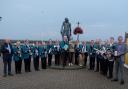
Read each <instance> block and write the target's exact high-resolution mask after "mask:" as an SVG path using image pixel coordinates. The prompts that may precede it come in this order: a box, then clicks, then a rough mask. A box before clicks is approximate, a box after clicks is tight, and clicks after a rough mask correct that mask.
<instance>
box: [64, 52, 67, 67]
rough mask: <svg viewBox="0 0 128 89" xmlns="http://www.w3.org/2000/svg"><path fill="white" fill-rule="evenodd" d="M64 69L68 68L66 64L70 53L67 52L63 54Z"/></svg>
mask: <svg viewBox="0 0 128 89" xmlns="http://www.w3.org/2000/svg"><path fill="white" fill-rule="evenodd" d="M63 56H64V57H63V67H65V66H66V62H67V60H68V52H67V51H65V52H63Z"/></svg>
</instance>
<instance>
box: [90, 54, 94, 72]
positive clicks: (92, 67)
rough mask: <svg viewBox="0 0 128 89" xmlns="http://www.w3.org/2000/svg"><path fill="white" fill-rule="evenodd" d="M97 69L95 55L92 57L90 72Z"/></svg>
mask: <svg viewBox="0 0 128 89" xmlns="http://www.w3.org/2000/svg"><path fill="white" fill-rule="evenodd" d="M94 67H95V55H90V70H94Z"/></svg>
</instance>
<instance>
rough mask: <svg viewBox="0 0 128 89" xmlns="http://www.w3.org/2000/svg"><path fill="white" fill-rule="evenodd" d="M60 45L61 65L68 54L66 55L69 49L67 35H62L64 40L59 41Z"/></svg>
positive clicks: (64, 63)
mask: <svg viewBox="0 0 128 89" xmlns="http://www.w3.org/2000/svg"><path fill="white" fill-rule="evenodd" d="M60 46H61V51H62V55H63V58H62V59H63V67H65V66H66V62H67V60H68V58H69V55H68V49H69V42H68V38H67V36H64V40H63V41H62V42H61V44H60Z"/></svg>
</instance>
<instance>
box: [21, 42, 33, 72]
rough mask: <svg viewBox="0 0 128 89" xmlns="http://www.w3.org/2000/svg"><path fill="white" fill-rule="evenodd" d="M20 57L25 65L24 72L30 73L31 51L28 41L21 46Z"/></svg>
mask: <svg viewBox="0 0 128 89" xmlns="http://www.w3.org/2000/svg"><path fill="white" fill-rule="evenodd" d="M22 55H23V59H24V64H25V72H31V68H30V67H31V56H32V49H31V47H30V45H29V41H28V40H25V42H24V45H23V46H22Z"/></svg>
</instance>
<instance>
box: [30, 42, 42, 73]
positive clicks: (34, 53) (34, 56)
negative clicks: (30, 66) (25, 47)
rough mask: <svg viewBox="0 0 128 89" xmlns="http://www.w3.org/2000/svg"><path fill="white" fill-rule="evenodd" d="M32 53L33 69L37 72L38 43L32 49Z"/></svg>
mask: <svg viewBox="0 0 128 89" xmlns="http://www.w3.org/2000/svg"><path fill="white" fill-rule="evenodd" d="M32 51H33V63H34V68H35V70H36V71H39V57H40V56H39V43H38V42H36V45H35V46H34V47H33V49H32Z"/></svg>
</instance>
